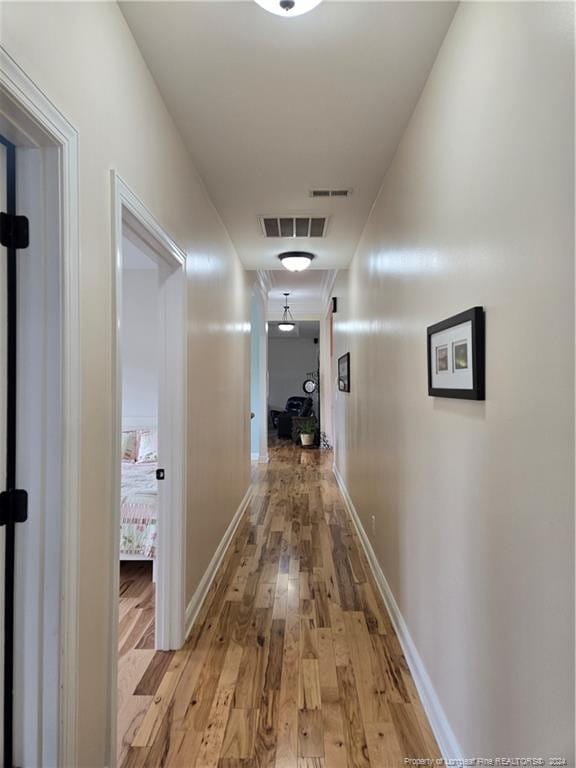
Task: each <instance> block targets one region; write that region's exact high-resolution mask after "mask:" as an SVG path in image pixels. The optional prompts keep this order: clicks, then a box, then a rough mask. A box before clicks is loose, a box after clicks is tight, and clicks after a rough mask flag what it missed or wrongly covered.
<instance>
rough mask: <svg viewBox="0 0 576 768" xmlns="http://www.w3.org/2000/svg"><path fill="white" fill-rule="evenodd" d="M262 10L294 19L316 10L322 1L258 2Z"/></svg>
mask: <svg viewBox="0 0 576 768" xmlns="http://www.w3.org/2000/svg"><path fill="white" fill-rule="evenodd" d="M256 2H257V3H258V5H259V6H260V7H261V8H264V10H266V11H270V13H275V14H276V16H284V18H292V16H302V14H303V13H308V11H311V10H313V9H314V8H316V6H317V5H320V3H321V2H322V0H256Z"/></svg>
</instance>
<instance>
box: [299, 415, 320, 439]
mask: <svg viewBox="0 0 576 768" xmlns="http://www.w3.org/2000/svg"><path fill="white" fill-rule="evenodd" d="M298 431H299V432H300V442H301V443H302V445H304V446H310V445H313V444H314V436H315V434H316V419H312V418H310V419H302V421H301V423H300V425H299V427H298Z"/></svg>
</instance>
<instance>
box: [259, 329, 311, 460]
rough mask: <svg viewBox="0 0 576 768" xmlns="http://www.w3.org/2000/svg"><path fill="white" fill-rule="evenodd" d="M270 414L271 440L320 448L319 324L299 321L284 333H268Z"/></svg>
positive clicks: (272, 330)
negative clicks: (289, 441)
mask: <svg viewBox="0 0 576 768" xmlns="http://www.w3.org/2000/svg"><path fill="white" fill-rule="evenodd" d="M268 381H269V396H268V412H269V424H270V432H271V438H272V440H278V439H279V440H287V441H288V440H291V441H292V442H293V443H295V444H296V445H305V446H307V447H312V446H313V447H318V446H320V444H321V434H322V428H321V412H320V411H321V401H320V397H319V381H320V323H319V321H317V320H304V321H300V320H299V321H298V322H297V323H295V324H294V327H293V329H292V330H289V331H283V330H281V329H280V328H279V324H278V323H270V324H269V330H268Z"/></svg>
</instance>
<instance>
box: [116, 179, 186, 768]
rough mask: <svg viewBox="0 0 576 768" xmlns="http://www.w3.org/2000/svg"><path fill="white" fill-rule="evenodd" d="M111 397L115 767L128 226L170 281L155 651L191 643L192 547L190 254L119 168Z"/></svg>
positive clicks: (164, 310) (164, 312) (165, 311)
mask: <svg viewBox="0 0 576 768" xmlns="http://www.w3.org/2000/svg"><path fill="white" fill-rule="evenodd" d="M110 180H111V200H112V259H113V275H114V280H113V296H112V350H113V359H112V387H113V389H112V393H113V401H114V407H113V416H112V418H113V423H112V434H113V435H114V436H115V442H114V449H113V451H112V452H111V459H112V467H111V472H112V479H113V480H112V500H111V506H112V509H113V521H112V522H113V525H114V530H115V531H116V534H115V539H114V554H113V557H114V560H113V563H114V576H113V578H112V580H111V593H110V606H111V611H110V638H111V652H112V659H111V664H110V670H111V672H110V688H109V690H110V710H109V711H110V715H111V718H112V723H111V739H110V751H111V754H110V758H109V765H110V766H114V765H116V729H117V722H116V720H117V711H116V706H117V690H116V689H117V677H118V649H117V646H118V592H119V568H118V567H117V565H118V562H119V557H120V489H121V433H122V354H121V353H122V321H121V318H122V237H123V227H124V226H128V227H129V228H130V230H132V231H133V232H135V233H136V235H137V236H138V237H139V238H141V239H142V240H143V241H144V242H145V243H146V245H147V246H149V248H150V249H151V250H152V251H153V252H154V254H155V255H156V256H157V257H158V262H159V264H160V265H161V267H162V265H163V266H164V270H165V274H166V276H165V278H164V280H163V281H162V283H161V286H160V292H159V304H160V312H159V315H160V324H161V339H162V342H161V348H162V356H161V359H160V398H159V411H158V419H159V424H162V425H163V427H162V428H161V429H160V430H159V446H158V450H159V455H160V457H161V461H162V463H163V464H165V465H166V466H167V467H168V469H169V471H168V472H167V476H166V480H164V481H162V486H161V490H160V493H161V494H162V495H161V505H162V509H163V513H162V515H160V516H159V518H158V544H157V549H156V556H157V562H156V575H157V582H156V601H157V602H156V648H157V649H158V650H175V649H178V648H180V647H181V646H182V644H183V642H184V639H185V638H184V632H185V630H184V614H185V541H186V514H185V504H186V454H187V451H186V447H187V446H186V442H187V441H186V416H187V414H186V410H187V409H186V397H187V343H186V335H187V334H186V327H187V326H186V316H187V313H186V253H185V252H184V251H183V250H182V249H181V248H180V247H179V246H178V245H177V244H176V242H175V241H174V240H173V239H172V237H171V236H170V235H169V234H168V232H167V231H166V230H165V229H164V228H163V227H162V226H161V225H160V223H159V222H158V221H157V220H156V219H155V217H154V216H153V214H152V213H151V212H150V210H149V209H148V208H147V207H146V206H145V205H144V203H143V202H142V201H141V200H140V199H139V198H138V196H137V195H136V194H135V193H134V191H133V190H132V189H131V188H130V187H129V186H128V185H127V184H126V182H125V181H123V179H122V178H121V177H120V176H119V174H118V173H117V172H116V171H115V170H112V171H111V173H110Z"/></svg>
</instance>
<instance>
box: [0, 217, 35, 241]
mask: <svg viewBox="0 0 576 768" xmlns="http://www.w3.org/2000/svg"><path fill="white" fill-rule="evenodd" d="M0 244H2V245H3V246H4V247H5V248H16V249H20V248H28V245H29V244H30V233H29V227H28V219H27V218H26V216H15V215H14V214H11V213H0Z"/></svg>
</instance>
